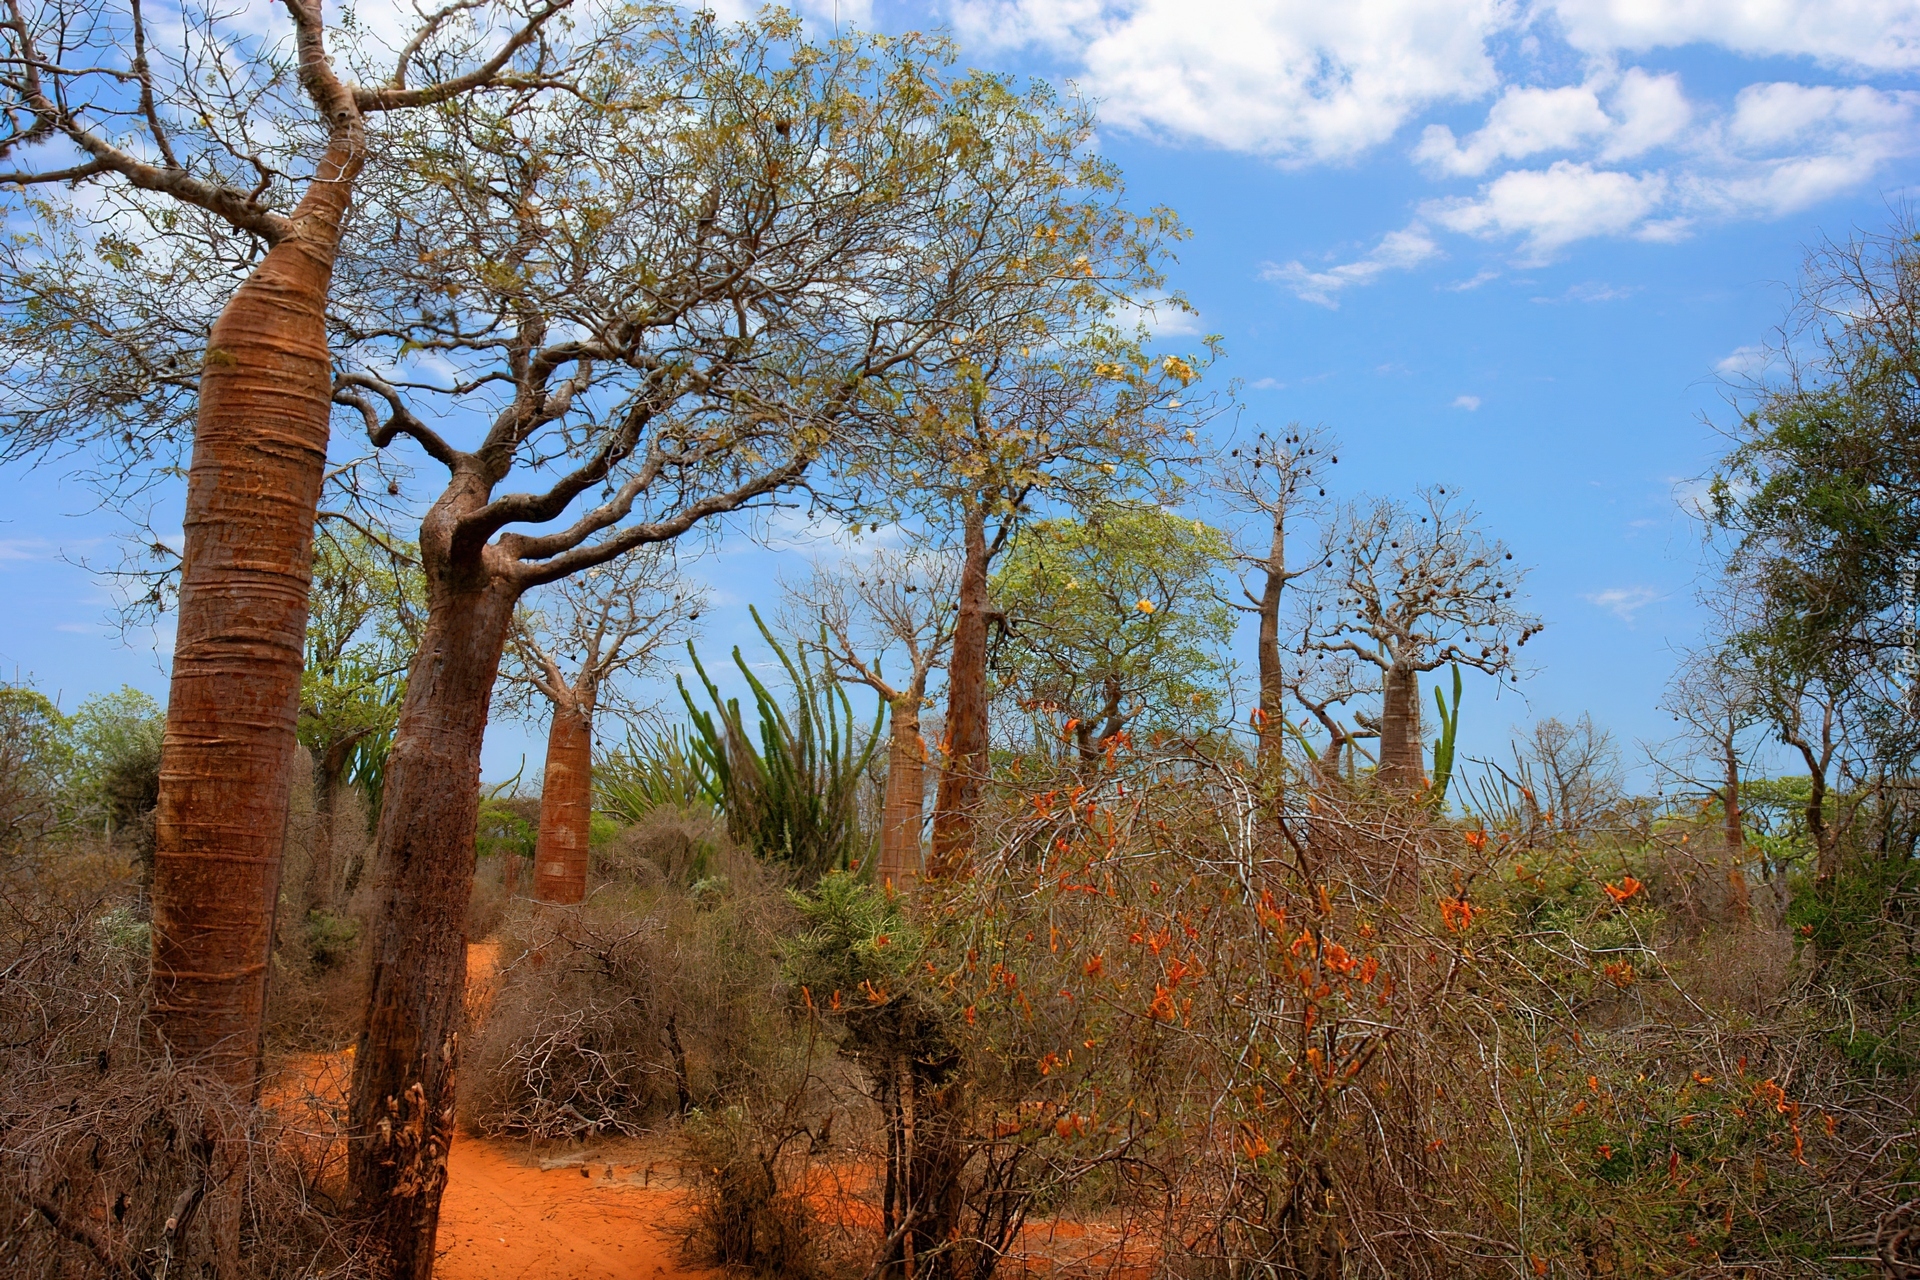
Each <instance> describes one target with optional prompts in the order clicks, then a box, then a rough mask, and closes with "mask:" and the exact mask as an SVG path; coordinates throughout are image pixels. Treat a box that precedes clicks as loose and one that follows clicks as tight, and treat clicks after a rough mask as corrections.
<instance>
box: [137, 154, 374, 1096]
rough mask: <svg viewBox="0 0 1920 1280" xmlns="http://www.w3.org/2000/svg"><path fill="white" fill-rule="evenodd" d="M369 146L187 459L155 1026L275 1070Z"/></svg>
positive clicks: (227, 1067)
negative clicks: (336, 303) (302, 719)
mask: <svg viewBox="0 0 1920 1280" xmlns="http://www.w3.org/2000/svg"><path fill="white" fill-rule="evenodd" d="M361 160H362V153H361V149H360V143H359V134H358V130H357V129H350V130H347V131H346V133H345V135H344V136H343V137H340V138H336V140H335V142H334V144H333V145H331V146H330V147H329V148H328V151H327V153H326V155H325V156H324V157H323V159H322V161H321V165H320V173H321V175H323V176H321V177H316V178H315V179H314V181H313V183H312V184H311V185H310V186H309V187H308V189H307V192H306V194H305V196H304V198H303V199H302V200H301V202H300V205H299V207H298V208H297V209H296V210H295V211H294V214H293V218H292V232H291V234H289V235H288V236H287V237H286V238H285V239H283V240H282V241H281V242H280V243H279V244H277V245H275V246H274V247H273V248H272V249H271V250H269V251H268V252H267V254H266V256H265V258H263V259H262V260H261V263H260V265H259V266H258V267H257V268H255V269H254V271H253V273H252V274H251V275H250V276H248V277H247V279H246V281H245V282H244V283H242V284H241V286H240V288H239V290H238V291H237V292H236V293H235V294H234V296H233V299H232V300H231V301H230V302H228V303H227V305H226V307H225V309H224V310H222V312H221V313H220V318H219V319H218V320H216V321H215V322H214V325H213V329H212V332H211V333H210V334H209V337H208V343H207V353H206V357H205V362H204V364H203V366H202V372H201V378H200V401H199V408H198V417H197V420H196V423H195V427H194V443H193V457H192V461H191V463H190V465H189V468H188V472H187V505H186V518H185V521H184V534H185V537H184V549H183V553H182V557H181V571H180V605H179V614H178V618H179V629H178V636H177V639H176V641H175V644H174V657H173V678H172V682H171V685H170V687H169V691H168V696H167V728H166V738H165V744H164V746H163V748H162V751H161V765H160V796H159V805H158V808H157V811H156V813H155V826H154V840H155V845H154V855H153V1003H152V1011H151V1016H152V1025H153V1028H154V1030H155V1033H156V1034H157V1036H158V1038H159V1040H160V1042H161V1043H162V1044H163V1045H164V1046H165V1048H166V1049H167V1050H168V1051H169V1052H170V1053H171V1054H173V1055H174V1056H175V1057H176V1058H178V1059H183V1060H188V1061H193V1062H195V1063H198V1064H199V1065H202V1066H205V1067H207V1068H209V1069H211V1070H212V1071H214V1072H216V1073H217V1074H219V1075H220V1076H221V1077H223V1078H224V1079H226V1080H227V1081H228V1082H230V1083H231V1084H233V1085H234V1086H235V1087H236V1088H240V1089H243V1090H245V1091H247V1092H249V1093H251V1092H252V1091H253V1090H254V1089H255V1088H256V1087H257V1085H258V1079H259V1061H260V1052H261V1047H262V1046H261V1034H262V1026H263V1019H262V1015H263V1012H264V1010H265V1005H266V988H267V957H268V952H269V950H270V949H271V946H272V938H273V918H274V905H275V902H276V900H277V898H278V896H279V892H280V861H281V853H282V849H283V847H284V843H285V833H286V826H287V810H288V799H289V792H290V790H291V786H292V782H293V758H294V749H295V745H296V744H295V739H294V722H295V719H296V716H297V714H298V706H299V694H300V668H301V664H302V659H303V656H304V654H303V649H304V641H305V637H306V622H307V589H308V585H309V583H310V581H311V578H312V560H313V523H314V516H315V512H316V511H317V510H318V507H319V502H320V491H321V486H322V481H323V478H324V475H325V469H326V459H327V431H328V419H329V415H330V413H331V408H332V406H331V400H332V365H331V362H330V360H329V359H328V354H327V332H326V302H327V293H328V289H329V288H330V286H331V284H332V277H333V263H334V255H335V252H336V249H337V247H338V244H339V238H340V223H341V219H342V217H343V216H344V215H345V212H346V209H347V205H348V202H349V199H350V190H351V184H352V181H353V179H354V177H355V176H356V175H357V173H358V171H359V168H360V164H361Z"/></svg>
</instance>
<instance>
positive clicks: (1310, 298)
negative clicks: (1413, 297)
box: [1260, 222, 1440, 307]
mask: <svg viewBox="0 0 1920 1280" xmlns="http://www.w3.org/2000/svg"><path fill="white" fill-rule="evenodd" d="M1439 256H1440V246H1439V245H1437V244H1435V243H1434V242H1433V237H1432V236H1430V235H1428V234H1427V231H1426V228H1424V227H1422V226H1421V225H1420V224H1419V223H1417V222H1416V223H1414V224H1413V225H1412V226H1410V227H1406V228H1404V229H1403V230H1400V231H1390V232H1388V233H1387V234H1386V235H1384V236H1382V237H1381V238H1380V243H1379V244H1377V245H1375V246H1374V247H1373V248H1372V249H1371V250H1370V251H1369V252H1367V253H1366V254H1364V255H1362V256H1361V257H1359V258H1357V259H1355V260H1354V261H1352V262H1346V263H1342V264H1340V265H1339V266H1334V267H1328V268H1326V269H1325V270H1321V271H1316V270H1314V269H1312V268H1311V267H1308V266H1305V265H1303V264H1302V263H1300V262H1297V261H1296V262H1289V263H1287V264H1286V265H1285V266H1281V265H1279V264H1277V263H1272V262H1269V263H1266V264H1265V265H1263V266H1262V267H1261V268H1260V278H1261V279H1262V280H1271V281H1273V282H1275V283H1276V284H1283V285H1285V286H1286V287H1287V288H1289V289H1291V290H1292V291H1293V294H1294V296H1295V297H1297V298H1299V299H1301V300H1302V301H1305V302H1314V303H1318V304H1319V305H1321V306H1323V307H1338V306H1339V305H1340V302H1339V293H1340V291H1341V290H1342V289H1348V288H1351V287H1352V286H1354V285H1365V284H1372V283H1373V282H1374V280H1375V279H1376V278H1378V277H1379V276H1380V275H1381V273H1383V272H1387V271H1411V270H1412V269H1413V268H1415V267H1417V266H1419V265H1421V264H1422V263H1424V262H1427V261H1429V260H1431V259H1433V258H1436V257H1439Z"/></svg>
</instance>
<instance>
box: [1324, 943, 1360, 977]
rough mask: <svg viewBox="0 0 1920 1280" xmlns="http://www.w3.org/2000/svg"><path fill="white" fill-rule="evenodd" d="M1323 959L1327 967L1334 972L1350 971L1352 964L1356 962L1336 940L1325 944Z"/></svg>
mask: <svg viewBox="0 0 1920 1280" xmlns="http://www.w3.org/2000/svg"><path fill="white" fill-rule="evenodd" d="M1323 959H1324V960H1325V962H1326V966H1327V968H1329V969H1331V970H1333V971H1334V972H1335V973H1352V972H1353V966H1354V965H1355V964H1356V963H1357V961H1355V960H1354V958H1353V957H1352V956H1350V955H1348V954H1347V949H1346V948H1345V947H1343V946H1341V945H1340V944H1339V943H1337V942H1333V943H1329V944H1327V950H1326V954H1325V956H1324V957H1323Z"/></svg>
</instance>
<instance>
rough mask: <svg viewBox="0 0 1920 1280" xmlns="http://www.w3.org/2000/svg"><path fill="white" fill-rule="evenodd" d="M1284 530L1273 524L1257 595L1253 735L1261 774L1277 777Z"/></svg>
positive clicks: (1281, 750) (1282, 710)
mask: <svg viewBox="0 0 1920 1280" xmlns="http://www.w3.org/2000/svg"><path fill="white" fill-rule="evenodd" d="M1286 563H1287V531H1286V526H1285V525H1283V524H1280V523H1279V522H1277V521H1276V522H1275V524H1274V526H1273V548H1272V550H1271V551H1270V552H1269V553H1268V557H1267V583H1266V586H1265V587H1264V588H1262V589H1261V592H1260V608H1259V618H1260V633H1259V639H1258V641H1257V649H1258V654H1259V662H1260V714H1259V716H1258V718H1257V723H1256V724H1255V726H1254V727H1255V732H1257V733H1258V734H1259V736H1260V748H1259V754H1258V756H1257V759H1258V762H1259V765H1260V771H1261V772H1262V773H1263V774H1268V775H1277V771H1278V769H1279V767H1280V763H1281V761H1282V760H1284V759H1285V747H1286V730H1285V728H1284V726H1285V724H1286V707H1285V702H1286V695H1287V689H1286V681H1285V677H1284V675H1283V673H1282V668H1281V666H1280V596H1281V592H1282V590H1283V589H1284V588H1285V586H1286V583H1287V577H1286Z"/></svg>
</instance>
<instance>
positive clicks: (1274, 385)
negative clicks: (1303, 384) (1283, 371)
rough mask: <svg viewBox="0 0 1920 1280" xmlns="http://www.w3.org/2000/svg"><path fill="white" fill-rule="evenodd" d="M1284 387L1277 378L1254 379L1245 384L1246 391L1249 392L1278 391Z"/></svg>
mask: <svg viewBox="0 0 1920 1280" xmlns="http://www.w3.org/2000/svg"><path fill="white" fill-rule="evenodd" d="M1286 385H1287V384H1286V383H1284V382H1282V381H1280V379H1278V378H1255V379H1254V380H1253V381H1252V382H1249V383H1248V384H1247V389H1248V390H1249V391H1280V390H1282V389H1284V388H1285V387H1286Z"/></svg>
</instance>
